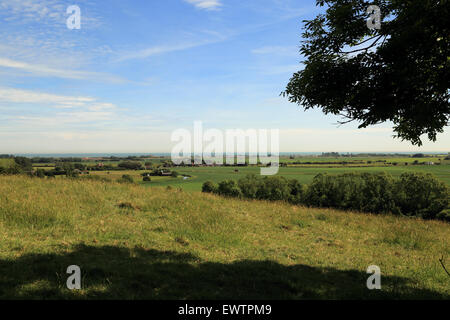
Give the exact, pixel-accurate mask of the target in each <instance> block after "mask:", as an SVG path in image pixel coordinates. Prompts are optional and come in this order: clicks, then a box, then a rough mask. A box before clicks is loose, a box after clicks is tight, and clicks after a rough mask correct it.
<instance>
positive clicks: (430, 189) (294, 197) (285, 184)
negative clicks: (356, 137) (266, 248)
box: [202, 172, 450, 221]
mask: <svg viewBox="0 0 450 320" xmlns="http://www.w3.org/2000/svg"><path fill="white" fill-rule="evenodd" d="M202 191H203V192H209V193H215V194H218V195H222V196H227V197H237V198H246V199H259V200H269V201H277V200H279V201H287V202H289V203H292V204H298V205H306V206H311V207H320V208H336V209H342V210H354V211H360V212H370V213H392V214H397V215H405V216H415V217H421V218H423V219H441V220H447V221H450V210H449V209H450V208H449V198H450V193H449V189H448V187H447V186H446V184H445V183H443V182H441V181H439V180H437V179H436V178H435V177H434V176H432V175H431V174H424V173H416V172H414V173H403V174H402V175H400V177H398V178H394V177H392V176H391V175H389V174H386V173H345V174H341V175H328V174H318V175H316V176H315V177H314V179H313V181H312V183H311V184H309V185H302V184H301V183H300V182H299V181H298V180H296V179H286V178H284V177H278V176H276V177H264V178H261V177H259V176H256V175H247V176H245V177H244V178H242V179H240V180H238V181H237V182H236V181H235V180H225V181H222V182H220V183H219V184H218V185H216V184H214V183H213V182H211V181H206V182H205V183H204V184H203V186H202Z"/></svg>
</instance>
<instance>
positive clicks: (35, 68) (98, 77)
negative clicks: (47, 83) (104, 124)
mask: <svg viewBox="0 0 450 320" xmlns="http://www.w3.org/2000/svg"><path fill="white" fill-rule="evenodd" d="M0 67H4V68H12V69H18V70H21V71H24V72H27V73H28V74H30V75H35V76H40V77H56V78H63V79H82V80H93V81H102V82H113V83H121V82H124V81H125V79H122V78H121V77H118V76H114V75H111V74H106V73H101V72H91V71H81V70H69V69H58V68H52V67H48V66H45V65H40V64H30V63H27V62H22V61H16V60H11V59H7V58H1V57H0Z"/></svg>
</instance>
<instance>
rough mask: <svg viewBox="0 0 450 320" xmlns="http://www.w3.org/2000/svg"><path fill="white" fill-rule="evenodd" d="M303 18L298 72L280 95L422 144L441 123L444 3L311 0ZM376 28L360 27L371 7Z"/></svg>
mask: <svg viewBox="0 0 450 320" xmlns="http://www.w3.org/2000/svg"><path fill="white" fill-rule="evenodd" d="M316 4H317V5H318V6H324V7H326V10H325V12H324V13H322V14H319V15H318V16H316V17H315V18H314V19H313V20H305V21H304V23H305V25H304V32H303V39H304V40H303V42H302V45H301V49H300V52H301V54H302V55H303V56H304V57H305V61H304V65H305V67H304V69H303V70H300V71H298V72H296V73H295V74H294V75H293V76H292V78H291V80H290V82H289V84H288V85H287V88H286V90H285V91H284V92H283V93H282V95H284V96H287V97H288V99H289V101H290V102H293V103H297V104H299V105H301V106H303V107H304V109H305V110H306V109H310V108H321V109H322V111H323V112H324V113H325V114H335V115H341V116H343V117H344V119H345V120H343V121H342V123H347V122H350V121H357V122H358V123H359V128H365V127H368V126H370V125H374V124H378V123H382V122H386V121H391V122H392V123H393V124H394V132H395V135H396V137H397V138H400V139H402V140H407V141H410V142H411V143H412V144H415V145H422V140H421V135H423V134H426V135H427V136H428V139H429V140H432V141H435V140H436V136H437V134H438V133H441V132H443V130H444V128H445V126H447V125H448V121H449V114H450V106H449V79H450V74H449V64H450V52H449V43H450V28H449V26H450V24H449V23H448V21H450V13H449V10H450V6H449V3H448V1H447V0H378V1H365V0H317V1H316ZM372 4H375V5H378V6H379V7H380V9H381V14H382V23H381V28H380V29H378V30H377V29H374V30H371V29H369V28H368V27H367V24H366V20H367V18H368V16H369V15H368V14H367V12H366V11H367V9H368V7H369V6H370V5H372Z"/></svg>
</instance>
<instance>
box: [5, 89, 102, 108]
mask: <svg viewBox="0 0 450 320" xmlns="http://www.w3.org/2000/svg"><path fill="white" fill-rule="evenodd" d="M0 101H1V102H12V103H48V104H61V105H69V106H70V105H73V106H80V105H85V104H86V103H89V102H95V101H96V99H94V98H91V97H71V96H63V95H56V94H50V93H44V92H39V91H31V90H22V89H15V88H0Z"/></svg>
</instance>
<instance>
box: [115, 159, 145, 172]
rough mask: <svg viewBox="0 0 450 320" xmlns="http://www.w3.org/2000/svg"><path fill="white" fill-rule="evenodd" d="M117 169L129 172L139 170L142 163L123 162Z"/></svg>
mask: <svg viewBox="0 0 450 320" xmlns="http://www.w3.org/2000/svg"><path fill="white" fill-rule="evenodd" d="M118 167H119V168H123V169H129V170H139V169H141V168H142V163H140V162H138V161H124V162H121V163H119V164H118Z"/></svg>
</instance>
